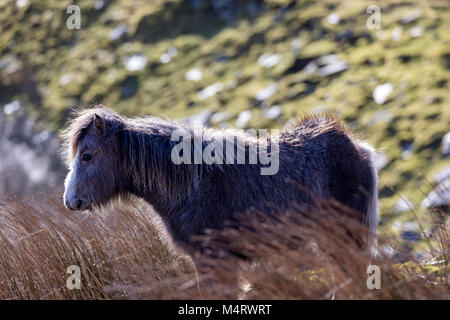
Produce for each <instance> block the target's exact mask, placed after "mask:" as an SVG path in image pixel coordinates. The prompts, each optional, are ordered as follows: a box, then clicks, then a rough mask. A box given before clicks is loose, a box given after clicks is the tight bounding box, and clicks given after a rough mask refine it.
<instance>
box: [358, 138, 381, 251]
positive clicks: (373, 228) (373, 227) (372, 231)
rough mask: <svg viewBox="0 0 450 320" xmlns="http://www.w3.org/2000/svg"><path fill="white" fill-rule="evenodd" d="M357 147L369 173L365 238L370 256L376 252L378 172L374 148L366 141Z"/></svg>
mask: <svg viewBox="0 0 450 320" xmlns="http://www.w3.org/2000/svg"><path fill="white" fill-rule="evenodd" d="M359 147H360V150H361V152H363V153H364V155H365V157H366V159H367V161H368V165H369V168H370V175H371V186H370V194H369V202H368V205H367V211H366V217H367V225H368V236H367V239H366V244H367V248H368V249H369V251H370V254H371V256H372V257H374V256H375V255H376V254H377V252H378V245H377V228H378V172H377V169H376V166H375V160H374V157H375V149H374V148H372V146H370V145H369V144H368V143H366V142H360V143H359Z"/></svg>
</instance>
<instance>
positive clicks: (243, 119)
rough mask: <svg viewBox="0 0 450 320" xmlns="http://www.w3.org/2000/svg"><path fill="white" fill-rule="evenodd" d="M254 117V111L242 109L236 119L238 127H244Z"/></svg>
mask: <svg viewBox="0 0 450 320" xmlns="http://www.w3.org/2000/svg"><path fill="white" fill-rule="evenodd" d="M251 118H252V112H251V111H250V110H245V111H242V112H241V113H240V114H239V116H238V118H237V119H236V127H238V128H244V127H245V126H247V123H248V121H249V120H250V119H251Z"/></svg>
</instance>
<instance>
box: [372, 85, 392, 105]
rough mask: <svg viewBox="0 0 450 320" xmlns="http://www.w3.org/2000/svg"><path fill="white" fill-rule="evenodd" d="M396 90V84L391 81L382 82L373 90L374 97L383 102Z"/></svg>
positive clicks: (378, 101)
mask: <svg viewBox="0 0 450 320" xmlns="http://www.w3.org/2000/svg"><path fill="white" fill-rule="evenodd" d="M393 90H394V86H393V85H392V84H390V83H389V82H387V83H384V84H381V85H379V86H377V87H376V88H375V90H374V91H373V98H374V100H375V102H376V103H378V104H383V103H385V102H386V100H387V98H388V97H389V95H390V94H391V93H392V91H393Z"/></svg>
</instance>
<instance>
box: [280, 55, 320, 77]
mask: <svg viewBox="0 0 450 320" xmlns="http://www.w3.org/2000/svg"><path fill="white" fill-rule="evenodd" d="M316 58H317V57H306V58H300V57H299V58H296V59H295V60H294V63H293V64H292V65H291V66H290V67H289V68H288V69H287V70H286V73H287V74H289V73H295V72H298V71H301V70H303V69H305V67H306V66H308V65H309V64H310V63H311V62H314V59H316ZM316 69H317V65H316ZM314 71H315V70H314Z"/></svg>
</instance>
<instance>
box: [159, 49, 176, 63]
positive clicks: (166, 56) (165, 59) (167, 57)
mask: <svg viewBox="0 0 450 320" xmlns="http://www.w3.org/2000/svg"><path fill="white" fill-rule="evenodd" d="M177 52H178V51H177V48H175V47H170V48H169V49H167V52H165V53H163V54H162V55H161V57H160V58H159V61H161V63H164V64H166V63H169V62H170V61H171V60H172V58H173V57H175V56H176V55H177Z"/></svg>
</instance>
